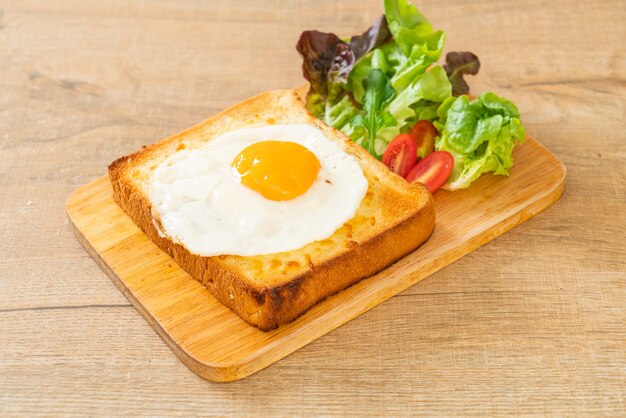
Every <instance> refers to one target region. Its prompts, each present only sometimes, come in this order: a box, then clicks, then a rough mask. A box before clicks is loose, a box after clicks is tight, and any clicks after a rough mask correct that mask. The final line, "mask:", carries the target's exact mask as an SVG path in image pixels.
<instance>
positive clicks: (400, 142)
mask: <svg viewBox="0 0 626 418" xmlns="http://www.w3.org/2000/svg"><path fill="white" fill-rule="evenodd" d="M416 154H417V145H416V144H415V138H413V136H412V135H410V134H400V135H398V136H396V137H395V138H394V139H393V141H391V142H390V143H389V145H387V149H386V150H385V153H384V154H383V164H385V165H386V166H387V167H389V169H390V170H391V171H393V172H394V173H397V174H399V175H400V176H402V177H404V178H406V176H407V175H408V174H409V172H410V171H411V169H412V168H413V167H414V166H415V162H416V161H417V157H416Z"/></svg>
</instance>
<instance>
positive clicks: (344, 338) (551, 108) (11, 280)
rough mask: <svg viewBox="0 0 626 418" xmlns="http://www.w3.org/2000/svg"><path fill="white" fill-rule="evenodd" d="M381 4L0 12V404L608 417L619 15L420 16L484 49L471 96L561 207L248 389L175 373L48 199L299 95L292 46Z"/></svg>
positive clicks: (622, 245) (251, 0)
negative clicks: (194, 131) (305, 33)
mask: <svg viewBox="0 0 626 418" xmlns="http://www.w3.org/2000/svg"><path fill="white" fill-rule="evenodd" d="M104 3H106V4H104ZM316 3H317V4H316ZM381 3H382V1H379V0H369V1H362V0H342V1H340V2H339V1H319V2H312V1H304V0H293V1H281V0H272V1H269V0H264V1H259V0H256V1H255V0H246V1H243V0H242V1H237V2H231V1H226V0H224V1H204V2H201V1H194V0H189V1H184V2H183V1H179V0H166V1H161V2H149V1H147V0H145V1H133V2H127V1H122V0H119V1H109V2H100V1H97V0H85V1H81V2H75V1H71V0H50V1H45V2H44V1H31V0H15V1H7V0H2V1H0V86H1V88H2V92H1V93H0V161H2V164H0V237H1V240H2V245H1V246H0V254H1V257H0V413H2V414H3V415H6V416H16V415H22V416H33V415H36V414H46V415H61V414H70V413H72V414H76V413H79V414H80V413H83V414H98V415H102V414H107V415H109V414H118V415H135V414H136V415H155V414H158V415H173V414H181V415H194V414H202V415H205V414H206V415H225V414H231V413H235V414H240V415H252V416H265V415H317V414H324V415H335V414H336V415H339V414H347V415H355V414H369V415H389V416H398V415H408V414H423V415H431V414H440V415H465V414H477V415H501V414H510V413H514V414H554V415H577V414H583V415H601V414H607V415H619V414H623V413H624V411H625V410H626V273H625V271H626V233H625V232H624V231H625V229H626V203H625V202H626V186H625V183H626V169H625V167H626V135H625V133H624V132H626V131H625V128H626V126H625V124H624V121H625V120H626V112H625V110H626V106H625V104H624V103H625V100H626V81H625V78H624V77H625V74H624V73H625V69H626V50H625V48H624V39H626V29H625V28H626V26H625V25H624V23H623V22H624V21H625V20H626V8H625V3H624V2H623V1H620V0H615V1H608V0H607V1H598V2H594V3H593V5H591V4H590V3H589V2H584V1H579V0H556V1H552V2H545V1H515V2H512V1H504V0H489V1H487V0H479V1H473V2H464V1H462V0H445V1H439V2H435V1H422V2H421V4H420V7H421V9H422V10H423V11H424V12H425V13H426V15H427V16H429V18H430V19H431V21H432V22H433V23H434V25H435V26H436V27H441V28H444V29H445V30H446V31H447V35H448V43H447V50H458V49H462V50H471V51H473V52H475V53H476V54H477V55H478V56H479V57H480V58H481V61H482V64H483V68H482V69H481V73H480V75H479V76H477V77H475V78H473V79H471V80H470V82H471V85H472V86H473V90H474V91H475V92H480V91H484V90H493V91H496V92H498V93H500V94H502V95H505V96H507V97H509V98H511V99H513V100H514V101H515V102H516V103H517V104H518V105H519V107H520V109H521V111H522V114H523V119H524V122H525V124H526V126H527V129H528V131H529V133H531V134H532V135H533V136H535V137H536V138H538V139H539V140H540V141H541V142H543V143H544V144H545V145H546V146H548V148H550V149H551V150H552V151H553V152H554V153H555V154H556V155H557V156H559V158H561V160H562V161H563V162H564V163H565V165H566V166H567V168H568V179H567V183H566V190H565V194H564V195H563V197H562V198H561V200H560V201H559V202H557V203H556V204H555V205H554V206H553V207H551V208H550V209H548V210H547V211H546V212H544V213H541V214H540V215H538V216H537V217H535V218H533V219H531V220H530V221H528V222H526V223H525V224H523V225H521V226H519V227H517V228H516V229H514V230H512V231H511V232H509V233H507V234H505V235H504V236H502V237H500V238H498V239H496V240H495V241H493V242H491V243H490V244H488V245H486V246H485V247H483V248H481V249H479V250H477V251H475V252H473V253H472V254H470V255H468V256H466V257H465V258H463V259H461V260H460V261H458V262H456V263H454V264H453V265H451V266H449V267H447V268H445V269H444V270H442V271H440V272H439V273H437V274H435V275H433V276H432V277H430V278H429V279H427V280H425V281H423V282H421V283H419V284H418V285H416V286H413V287H412V288H410V289H408V290H407V291H405V292H403V293H402V294H400V295H398V296H396V297H394V298H392V299H390V300H389V301H387V302H386V303H384V304H382V305H380V306H378V307H377V308H375V309H373V310H371V311H369V312H368V313H366V314H364V315H362V316H360V317H359V318H357V319H355V320H353V321H352V322H350V323H348V324H346V325H344V326H342V327H341V328H339V329H337V330H336V331H334V332H332V333H330V334H328V335H326V336H325V337H323V338H321V339H320V340H318V341H316V342H314V343H312V344H310V345H309V346H307V347H305V348H303V349H301V350H299V351H298V352H296V353H295V354H293V355H291V356H289V357H287V358H285V359H283V360H281V361H280V362H278V363H277V364H275V365H273V366H271V367H269V368H267V369H265V370H263V371H261V372H259V373H257V374H255V375H253V376H251V377H249V378H246V379H244V380H242V381H238V382H234V383H229V384H216V383H211V382H207V381H204V380H202V379H201V378H199V377H197V376H196V375H194V374H193V373H192V372H190V371H189V370H188V369H187V368H186V367H185V366H184V365H183V364H182V363H180V362H179V361H178V359H177V358H176V357H175V356H174V354H173V353H172V352H171V351H170V350H169V348H167V346H166V345H165V344H164V343H163V342H162V341H161V340H160V339H159V337H158V336H157V335H156V333H155V332H154V331H153V330H152V329H151V328H150V327H149V326H148V324H147V323H146V322H145V320H144V319H143V318H142V317H141V316H140V315H139V314H138V313H137V312H136V311H135V309H134V308H132V307H131V306H130V304H129V303H128V302H127V301H126V299H125V298H124V297H123V296H122V294H121V293H120V292H119V291H118V290H117V289H116V288H115V287H114V285H113V284H112V283H111V282H110V281H109V279H108V278H107V277H106V276H105V274H104V273H103V272H102V271H101V270H100V269H99V268H98V267H97V266H96V264H95V263H94V262H93V260H92V259H91V258H90V257H89V256H88V255H87V253H86V252H85V251H84V250H83V248H82V247H81V246H80V244H79V243H78V242H77V241H76V239H75V238H74V236H73V234H72V231H71V228H70V226H69V222H68V219H67V217H66V215H65V200H66V198H67V197H68V196H69V195H70V193H71V192H72V191H73V190H74V189H76V188H77V187H78V186H80V185H82V184H84V183H86V182H88V181H89V180H91V179H94V178H96V177H99V176H101V175H102V174H104V173H105V168H106V165H107V164H108V163H109V162H110V161H112V160H113V159H115V158H116V157H118V156H120V155H123V154H125V153H128V152H130V151H132V150H134V149H136V148H138V147H139V146H140V145H142V144H148V143H150V142H153V141H155V140H157V139H160V138H162V137H164V136H166V135H169V134H171V133H175V132H177V131H179V130H181V129H183V128H186V127H188V126H190V125H192V124H194V123H196V122H198V121H200V120H202V119H204V118H206V117H207V116H209V115H211V114H214V113H215V112H217V111H219V110H220V109H223V108H224V107H226V106H228V105H230V104H233V103H235V102H237V101H239V100H241V99H243V98H246V97H248V96H251V95H253V94H254V93H257V92H260V91H263V90H269V89H274V88H289V87H293V86H297V85H299V84H300V83H301V81H302V79H301V74H300V69H299V66H300V59H299V57H298V55H297V53H296V52H295V50H294V44H295V42H296V41H297V38H298V35H299V33H300V32H301V31H302V30H303V29H307V28H317V29H320V30H328V31H331V30H332V31H336V32H338V33H339V34H341V35H351V34H354V33H357V32H361V31H362V30H364V29H365V28H366V27H367V26H368V25H369V24H370V22H372V21H373V20H374V19H375V18H376V17H377V16H378V15H379V14H380V13H381V10H382V5H381Z"/></svg>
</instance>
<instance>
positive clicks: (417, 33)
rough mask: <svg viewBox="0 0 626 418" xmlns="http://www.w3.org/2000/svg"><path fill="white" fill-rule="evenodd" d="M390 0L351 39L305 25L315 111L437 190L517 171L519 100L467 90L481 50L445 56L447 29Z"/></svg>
mask: <svg viewBox="0 0 626 418" xmlns="http://www.w3.org/2000/svg"><path fill="white" fill-rule="evenodd" d="M384 7H385V14H384V15H383V16H382V17H380V18H379V19H378V20H377V21H376V22H375V23H374V25H373V26H372V27H371V28H369V29H368V30H367V31H365V32H364V33H363V34H361V35H357V36H353V37H352V38H350V39H340V38H339V37H338V36H336V35H335V34H332V33H323V32H318V31H315V30H311V31H305V32H303V33H302V35H301V37H300V40H299V41H298V44H297V49H298V52H300V54H301V55H302V57H303V64H302V70H303V74H304V77H305V78H306V79H307V80H308V81H309V83H310V90H309V93H308V95H307V100H306V105H307V108H308V110H309V111H311V112H312V113H313V114H315V115H316V116H317V117H318V118H320V119H322V120H323V121H324V122H326V123H327V124H329V125H331V126H334V127H335V128H337V129H339V130H340V131H342V132H344V133H345V134H347V135H348V136H349V137H350V138H352V140H353V141H355V142H357V143H358V144H360V145H362V146H363V147H364V148H365V149H367V150H368V151H369V153H370V154H372V155H373V156H374V157H376V158H378V159H382V161H383V163H385V164H386V165H387V166H388V167H389V168H390V169H392V170H393V171H395V172H396V173H398V174H400V175H401V176H403V177H404V178H406V179H407V180H408V181H410V182H414V181H417V182H421V183H424V184H425V185H426V186H427V187H428V188H429V190H430V191H431V192H434V191H435V190H437V189H438V188H439V187H441V186H443V187H444V188H445V189H448V190H456V189H462V188H466V187H468V186H469V185H470V183H471V182H473V181H474V180H476V179H477V178H478V177H479V176H480V175H481V174H483V173H486V172H493V173H494V174H498V175H508V169H509V168H510V167H511V166H512V164H513V158H512V151H513V147H514V145H515V143H516V142H518V143H521V142H522V141H523V140H524V127H523V126H522V124H521V121H520V115H519V112H518V110H517V107H516V106H515V105H514V104H513V103H512V102H510V101H509V100H507V99H505V98H503V97H500V96H498V95H496V94H494V93H484V94H481V95H480V96H479V97H477V98H474V99H472V98H470V97H469V96H467V94H468V93H469V86H468V84H467V82H466V81H465V79H464V76H466V75H475V74H477V73H478V70H479V68H480V62H479V60H478V57H476V56H475V55H474V54H472V53H471V52H451V53H448V54H447V56H446V63H445V65H444V66H440V65H437V64H436V62H437V61H438V60H439V58H440V56H441V54H442V52H443V48H444V44H445V32H443V31H441V30H439V31H435V30H434V29H433V27H432V26H431V25H430V23H429V22H428V20H427V19H426V18H425V17H424V15H422V14H421V13H420V12H419V11H418V10H417V8H416V7H415V6H413V5H412V4H410V3H408V2H407V0H384Z"/></svg>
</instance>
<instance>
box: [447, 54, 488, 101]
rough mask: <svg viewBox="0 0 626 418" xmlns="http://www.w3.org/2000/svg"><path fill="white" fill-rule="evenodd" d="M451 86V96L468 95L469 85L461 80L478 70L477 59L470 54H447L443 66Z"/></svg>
mask: <svg viewBox="0 0 626 418" xmlns="http://www.w3.org/2000/svg"><path fill="white" fill-rule="evenodd" d="M443 68H444V69H445V70H446V74H448V79H449V80H450V84H452V95H453V96H461V95H463V94H467V93H469V90H470V89H469V85H468V84H467V81H465V79H464V78H463V76H465V75H476V74H478V70H479V69H480V61H479V60H478V57H477V56H476V55H474V54H473V53H471V52H449V53H448V54H447V55H446V63H445V65H444V66H443Z"/></svg>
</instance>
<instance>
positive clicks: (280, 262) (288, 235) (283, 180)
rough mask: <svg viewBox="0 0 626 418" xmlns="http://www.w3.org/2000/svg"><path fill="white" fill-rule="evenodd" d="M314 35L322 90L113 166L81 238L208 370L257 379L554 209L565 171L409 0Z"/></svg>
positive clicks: (306, 89)
mask: <svg viewBox="0 0 626 418" xmlns="http://www.w3.org/2000/svg"><path fill="white" fill-rule="evenodd" d="M384 11H385V14H384V15H383V16H382V17H381V18H380V19H378V20H377V21H376V22H375V23H374V25H373V26H372V27H371V28H369V29H368V30H367V31H365V32H364V33H363V34H361V35H356V36H353V37H352V38H349V39H341V38H339V37H337V36H336V35H334V34H332V33H323V32H318V31H315V30H309V31H305V32H303V33H302V35H301V37H300V39H299V41H298V42H297V46H296V48H297V50H298V52H299V53H300V54H301V56H302V58H303V64H302V71H303V75H304V77H305V79H306V81H307V82H308V83H307V84H306V85H305V86H303V87H301V88H298V89H293V90H279V91H271V92H266V93H261V94H259V95H257V96H255V97H252V98H250V99H247V100H245V101H243V102H241V103H239V104H237V105H235V106H233V107H231V108H228V109H226V110H224V111H223V112H221V113H219V114H217V115H215V116H213V117H211V118H209V119H207V120H205V121H204V122H201V123H200V124H198V125H196V126H194V127H192V128H190V129H188V130H185V131H183V132H181V133H179V134H176V135H173V136H171V137H169V138H166V139H164V140H162V141H159V142H156V143H155V144H153V145H150V146H148V147H145V148H143V149H141V150H139V151H137V152H135V153H132V154H130V155H127V156H123V157H120V158H118V159H116V160H115V161H114V162H113V163H111V165H110V166H109V172H108V175H106V176H104V177H102V178H100V179H97V180H95V181H93V182H91V183H89V184H87V185H85V186H82V187H81V188H79V189H78V190H76V191H75V192H74V193H73V194H72V196H71V197H70V198H69V200H68V203H67V211H68V215H69V217H70V219H71V221H72V225H73V227H74V230H75V232H76V235H77V237H78V239H79V240H80V242H81V243H82V244H83V245H84V246H85V248H86V249H87V251H88V252H89V253H90V254H91V255H92V256H93V257H94V259H95V260H96V261H97V262H98V264H99V265H100V266H101V267H102V268H103V270H104V271H105V272H106V273H107V274H108V275H109V276H110V277H111V279H112V280H113V282H114V283H115V284H116V285H117V286H118V288H119V289H120V290H121V291H122V292H123V293H124V295H125V296H126V297H127V298H128V299H129V300H130V301H131V303H132V304H133V305H134V306H135V307H136V308H137V310H138V311H139V312H140V313H141V314H142V315H143V316H144V317H145V318H146V319H147V321H148V322H149V323H150V325H151V326H152V327H153V328H154V329H155V330H156V331H157V332H158V334H159V335H160V336H161V337H162V338H163V340H164V341H165V342H166V343H167V344H168V345H169V346H170V347H171V348H172V350H173V351H174V352H175V353H176V355H177V356H178V357H179V358H180V359H181V360H182V361H183V362H184V363H185V364H186V365H187V366H188V367H189V368H190V369H191V370H193V371H194V372H195V373H197V374H198V375H200V376H202V377H204V378H207V379H209V380H214V381H231V380H237V379H240V378H243V377H245V376H248V375H250V374H252V373H254V372H256V371H258V370H260V369H262V368H264V367H266V366H268V365H270V364H272V363H273V362H275V361H277V360H279V359H280V358H282V357H284V356H286V355H288V354H290V353H292V352H293V351H295V350H297V349H298V348H300V347H302V346H304V345H306V344H308V343H310V342H311V341H313V340H315V339H317V338H319V337H320V336H322V335H324V334H326V333H328V332H330V331H331V330H333V329H335V328H336V327H338V326H340V325H341V324H343V323H345V322H347V321H349V320H351V319H353V318H355V317H356V316H358V315H360V314H361V313H363V312H365V311H367V310H369V309H371V308H373V307H374V306H376V305H378V304H380V303H382V302H383V301H385V300H386V299H388V298H390V297H392V296H393V295H395V294H397V293H399V292H401V291H403V290H405V289H406V288H408V287H409V286H411V285H413V284H415V283H417V282H418V281H420V280H421V279H423V278H425V277H427V276H428V275H430V274H432V273H433V272H435V271H437V270H439V269H441V268H443V267H445V266H446V265H448V264H450V263H451V262H453V261H455V260H456V259H458V258H460V257H462V256H463V255H465V254H467V253H469V252H470V251H472V250H474V249H476V248H478V247H479V246H481V245H483V244H485V243H486V242H488V241H490V240H492V239H493V238H495V237H497V236H498V235H500V234H502V233H504V232H506V231H507V230H509V229H510V228H512V227H514V226H516V225H518V224H519V223H521V222H523V221H525V220H526V219H528V218H530V217H532V216H533V215H535V214H536V213H538V212H539V211H541V210H543V209H545V208H546V207H548V206H550V205H551V204H552V203H553V202H555V201H556V200H557V199H558V198H559V196H560V195H561V193H562V190H563V184H564V179H565V169H564V167H563V165H562V164H561V163H560V161H559V160H558V159H557V158H556V157H555V156H554V155H553V154H551V153H550V152H549V151H548V150H547V149H546V148H544V147H543V146H542V145H540V144H539V143H538V142H537V141H535V140H534V139H532V138H531V137H529V136H528V135H527V134H526V132H525V129H524V127H523V125H522V123H521V118H520V114H519V111H518V109H517V107H516V106H515V105H514V104H513V103H512V102H511V101H510V100H507V99H505V98H503V97H501V96H499V95H497V94H496V93H492V92H485V93H482V94H480V95H478V96H470V95H469V86H468V83H467V80H465V76H467V75H475V74H476V73H477V72H478V70H479V67H480V63H479V61H478V57H476V56H475V55H474V54H472V53H470V52H451V53H448V54H447V55H446V57H445V64H444V65H438V64H437V62H438V61H439V59H440V57H441V56H442V52H443V49H444V44H445V33H444V32H443V31H435V30H434V29H433V28H432V26H431V25H430V23H429V22H428V21H427V20H426V18H425V17H424V16H423V15H422V14H421V13H420V12H419V11H418V10H417V8H415V6H413V5H412V4H410V3H408V2H407V1H406V0H385V1H384Z"/></svg>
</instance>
